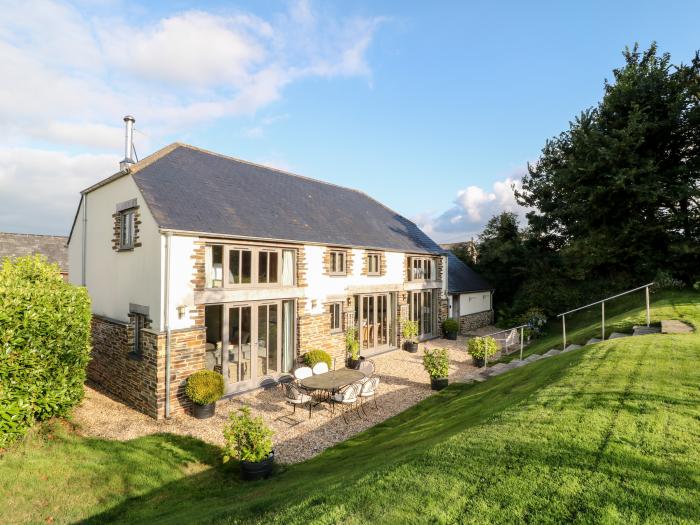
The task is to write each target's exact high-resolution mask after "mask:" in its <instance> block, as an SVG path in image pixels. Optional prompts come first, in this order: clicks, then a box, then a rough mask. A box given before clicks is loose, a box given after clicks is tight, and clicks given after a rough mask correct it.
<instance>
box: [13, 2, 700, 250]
mask: <svg viewBox="0 0 700 525" xmlns="http://www.w3.org/2000/svg"><path fill="white" fill-rule="evenodd" d="M4 11H5V16H4V17H3V20H2V21H0V66H2V69H3V71H6V72H7V71H11V72H13V74H12V75H4V76H3V79H2V80H0V118H2V120H3V126H2V129H3V134H2V137H1V139H2V140H0V200H1V201H2V202H3V204H4V205H3V207H2V209H0V231H18V232H30V233H53V234H67V232H68V230H69V229H70V223H71V220H72V217H73V214H74V210H75V206H76V204H77V200H78V192H79V190H80V189H82V188H84V187H86V186H88V185H90V184H92V183H93V182H95V181H97V180H99V179H101V178H104V177H106V176H108V175H110V174H111V173H113V172H114V171H116V167H117V163H118V161H119V160H120V157H121V155H122V140H123V139H122V134H123V132H122V122H121V117H122V116H123V115H124V114H127V113H131V114H133V115H134V116H135V117H136V120H137V122H136V128H137V133H136V139H135V140H136V148H137V152H138V153H139V155H140V156H141V157H143V156H145V155H146V154H148V153H151V152H153V151H155V150H156V149H158V148H160V147H162V146H163V145H166V144H168V143H170V142H172V141H175V140H179V141H184V142H188V143H191V144H194V145H197V146H200V147H203V148H207V149H212V150H215V151H218V152H221V153H224V154H229V155H233V156H236V157H240V158H244V159H248V160H252V161H256V162H261V163H265V164H271V165H274V166H276V167H280V168H284V169H288V170H290V171H294V172H297V173H301V174H304V175H306V176H310V177H314V178H319V179H323V180H327V181H330V182H334V183H338V184H342V185H346V186H350V187H354V188H358V189H361V190H363V191H365V192H367V193H368V194H370V195H372V196H373V197H375V198H376V199H378V200H380V201H382V202H383V203H385V204H386V205H388V206H389V207H391V208H393V209H395V210H396V211H398V212H400V213H402V214H404V215H406V216H407V217H410V218H412V219H414V220H416V222H418V224H419V225H421V227H423V228H424V229H425V230H426V231H427V232H428V233H429V234H431V235H432V236H433V237H434V238H435V239H436V240H439V241H457V240H462V239H466V238H469V237H470V236H472V235H475V234H476V233H478V231H479V230H480V229H481V227H482V225H483V224H484V222H485V221H486V220H488V218H489V217H490V216H491V215H492V214H494V213H497V212H498V211H500V210H502V209H512V210H515V209H517V208H516V207H515V204H514V202H513V199H512V195H511V190H510V185H511V184H512V183H517V181H518V180H519V178H520V177H521V176H522V174H523V172H524V170H525V165H526V163H527V161H533V160H536V159H537V156H538V153H539V151H540V149H541V148H542V146H543V145H544V142H545V140H546V139H547V138H548V137H550V136H552V135H556V134H558V133H559V132H561V131H563V130H564V129H566V127H567V125H568V122H569V120H571V119H572V118H573V117H574V116H575V115H576V114H577V113H578V112H579V111H580V110H582V109H584V108H586V107H589V106H591V105H593V104H595V103H596V102H597V101H598V100H599V98H600V96H601V94H602V90H603V80H604V79H605V78H611V77H612V69H613V68H614V67H617V66H619V65H621V63H622V58H621V54H620V52H621V50H622V49H623V48H624V46H625V45H632V44H634V42H639V43H640V44H641V45H642V46H644V47H646V46H648V44H649V43H650V42H651V41H653V40H656V41H657V42H658V43H659V46H660V48H661V50H662V51H668V52H670V53H671V55H672V58H673V61H674V62H680V61H686V62H687V61H689V60H690V58H691V57H692V55H693V53H694V51H695V50H696V49H698V48H700V39H699V38H698V36H699V35H700V33H699V32H698V29H697V27H698V25H697V21H698V20H700V3H698V2H690V1H688V2H663V3H662V2H640V1H635V2H563V1H561V2H481V3H475V2H379V1H371V2H369V1H368V2H323V3H321V2H304V1H294V2H273V1H266V2H259V1H256V2H236V3H231V2H182V1H180V2H161V3H158V2H149V3H143V4H138V3H134V2H122V1H118V0H114V1H110V0H103V1H101V2H88V1H85V2H76V3H65V2H48V1H43V2H22V3H17V4H16V5H13V6H11V7H8V8H6V9H4Z"/></svg>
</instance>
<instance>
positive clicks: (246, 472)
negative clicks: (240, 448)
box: [241, 450, 275, 481]
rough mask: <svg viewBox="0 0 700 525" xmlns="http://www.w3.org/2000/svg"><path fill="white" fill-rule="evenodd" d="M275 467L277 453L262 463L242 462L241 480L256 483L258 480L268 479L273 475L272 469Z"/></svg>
mask: <svg viewBox="0 0 700 525" xmlns="http://www.w3.org/2000/svg"><path fill="white" fill-rule="evenodd" d="M274 466H275V451H274V450H273V451H272V452H270V455H269V456H268V457H267V459H263V460H262V461H257V462H253V461H241V478H242V479H244V480H245V481H255V480H258V479H267V478H269V477H270V474H272V468H273V467H274Z"/></svg>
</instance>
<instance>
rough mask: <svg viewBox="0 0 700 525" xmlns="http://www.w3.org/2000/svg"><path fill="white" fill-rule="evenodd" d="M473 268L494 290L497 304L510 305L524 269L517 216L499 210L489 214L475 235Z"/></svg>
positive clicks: (523, 274)
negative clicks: (477, 238) (486, 221)
mask: <svg viewBox="0 0 700 525" xmlns="http://www.w3.org/2000/svg"><path fill="white" fill-rule="evenodd" d="M475 269H476V271H477V272H479V273H480V274H481V275H483V276H484V278H485V279H487V280H488V281H489V282H490V283H491V284H492V285H493V286H494V288H495V289H496V295H495V299H496V300H497V302H498V304H499V305H504V304H510V303H511V302H512V300H513V297H514V295H515V293H516V291H517V290H518V288H519V287H520V285H521V283H522V279H523V277H524V276H525V274H526V273H527V272H526V257H525V250H524V246H523V236H522V233H521V231H520V228H519V224H518V217H517V216H516V215H515V214H514V213H510V212H503V213H501V214H500V215H496V216H494V217H492V218H491V219H490V220H489V221H488V223H487V224H486V227H485V228H484V231H483V232H482V233H481V235H479V242H478V247H477V260H476V265H475Z"/></svg>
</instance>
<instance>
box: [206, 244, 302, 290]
mask: <svg viewBox="0 0 700 525" xmlns="http://www.w3.org/2000/svg"><path fill="white" fill-rule="evenodd" d="M205 259H206V261H205V272H206V287H207V288H222V287H237V286H240V285H255V284H259V285H280V284H281V286H294V280H295V275H296V268H295V266H294V250H283V249H270V248H263V247H256V246H251V247H238V246H230V245H229V246H224V245H216V244H215V245H209V246H207V248H206V252H205ZM224 268H227V271H226V274H225V278H224V271H223V269H224Z"/></svg>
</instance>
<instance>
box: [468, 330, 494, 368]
mask: <svg viewBox="0 0 700 525" xmlns="http://www.w3.org/2000/svg"><path fill="white" fill-rule="evenodd" d="M467 350H468V351H469V354H470V355H471V356H472V358H473V359H474V365H475V366H484V365H486V360H487V359H488V358H489V357H491V356H492V355H494V354H495V353H496V352H498V344H497V343H496V340H495V339H494V338H493V337H472V338H471V339H469V341H467Z"/></svg>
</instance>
